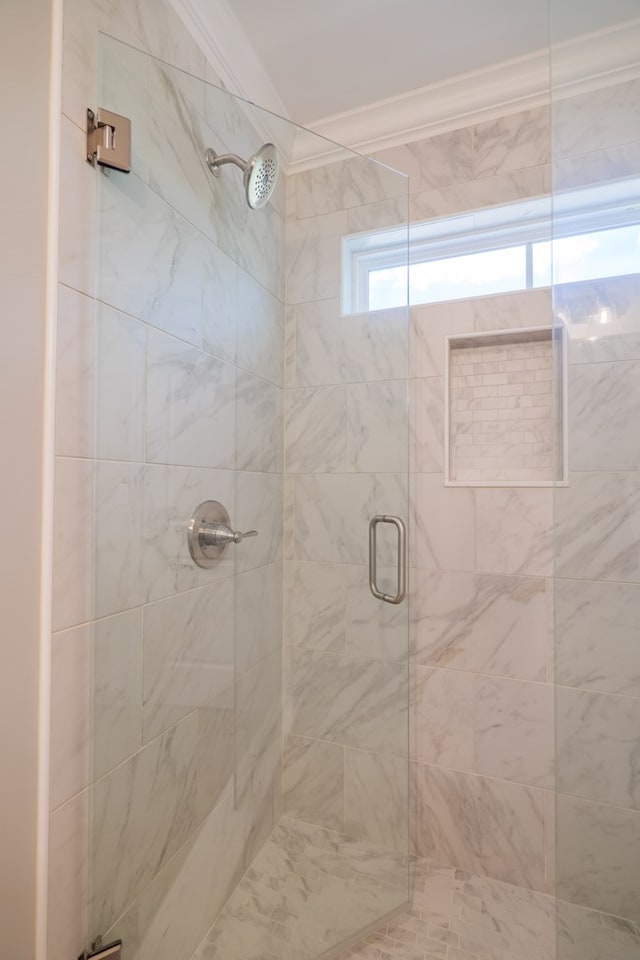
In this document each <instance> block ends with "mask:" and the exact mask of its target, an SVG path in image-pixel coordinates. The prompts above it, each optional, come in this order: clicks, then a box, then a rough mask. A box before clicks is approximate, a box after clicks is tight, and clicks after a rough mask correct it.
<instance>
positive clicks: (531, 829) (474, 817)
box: [412, 763, 545, 891]
mask: <svg viewBox="0 0 640 960" xmlns="http://www.w3.org/2000/svg"><path fill="white" fill-rule="evenodd" d="M412 789H413V796H412V804H413V810H414V817H415V826H414V844H415V848H416V852H417V853H418V855H419V856H423V857H427V858H429V857H433V858H435V860H436V861H437V862H440V863H449V864H454V865H455V866H457V867H459V868H460V869H461V870H470V871H473V872H475V873H479V874H481V875H485V876H490V877H493V878H495V879H498V880H502V881H504V882H506V883H513V884H516V885H517V886H523V887H527V888H528V889H530V890H540V891H544V889H545V857H544V815H543V793H542V791H541V790H535V789H533V788H531V787H525V786H521V785H520V784H515V783H507V782H502V781H499V780H489V779H487V778H484V777H479V776H473V775H471V774H468V773H462V772H458V771H455V770H446V769H444V768H440V767H434V766H427V765H425V764H415V763H414V764H413V774H412Z"/></svg>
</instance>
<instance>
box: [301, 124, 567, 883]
mask: <svg viewBox="0 0 640 960" xmlns="http://www.w3.org/2000/svg"><path fill="white" fill-rule="evenodd" d="M379 159H380V160H382V161H384V162H385V163H389V164H390V165H392V166H395V167H396V168H399V169H401V170H404V171H405V172H407V173H408V174H409V175H410V188H411V191H410V198H409V203H410V214H411V218H412V219H414V220H417V219H424V218H429V217H434V216H441V215H447V214H453V213H456V212H459V211H464V210H469V209H475V208H477V207H479V206H488V205H491V204H498V203H504V202H508V201H509V200H517V199H522V198H524V197H528V196H539V195H543V194H545V193H546V192H547V191H548V189H549V135H548V116H547V111H546V110H535V111H529V112H527V113H523V114H515V115H513V116H510V117H507V118H504V119H503V120H500V121H498V122H495V123H491V124H482V125H480V126H479V127H477V128H469V129H466V130H459V131H456V132H454V133H450V134H445V135H442V136H437V137H433V138H431V139H430V140H426V141H423V142H419V143H413V144H408V145H407V146H405V147H398V148H394V149H393V150H388V151H385V152H384V153H383V154H381V155H380V156H379ZM358 163H361V161H345V163H344V164H342V165H341V170H340V171H338V169H337V166H338V165H336V169H335V170H331V169H327V168H325V169H323V170H322V171H309V172H306V173H302V174H299V175H298V176H296V177H293V178H290V183H289V185H288V207H287V213H288V220H287V237H288V244H289V245H290V250H291V253H290V255H289V257H288V260H287V275H288V285H287V333H286V337H287V351H286V373H285V385H286V389H285V470H286V473H287V488H288V493H287V505H286V508H285V509H286V511H287V518H288V519H287V525H286V527H285V557H286V561H285V610H284V623H285V656H286V658H287V669H288V678H287V682H286V685H285V731H286V732H287V736H286V740H285V744H286V749H285V764H284V808H285V812H286V813H288V814H289V815H290V816H292V817H295V818H297V819H300V820H305V821H307V822H310V823H316V824H318V825H321V826H324V827H327V826H328V827H331V828H332V829H336V830H343V831H346V832H347V833H351V834H353V835H355V836H359V837H363V838H366V839H368V840H370V841H373V842H376V841H378V842H380V840H381V839H385V840H386V841H387V842H388V841H390V840H392V839H394V838H395V839H396V840H397V839H398V838H399V836H400V831H399V828H400V827H402V826H403V824H401V823H400V822H399V821H398V816H397V810H398V807H397V806H393V804H391V803H390V804H388V805H380V804H379V803H378V800H379V798H380V797H386V798H389V797H393V798H394V799H395V801H396V802H401V803H404V802H405V800H406V797H405V796H401V795H400V793H399V792H398V784H399V783H402V782H406V779H405V777H404V776H403V771H406V762H407V759H408V760H409V763H410V767H411V777H410V783H411V798H410V802H411V808H412V816H413V819H414V824H413V830H412V837H411V843H412V846H413V849H414V850H415V852H417V853H418V854H419V855H420V856H424V857H427V858H430V859H432V860H435V861H436V862H440V863H446V864H450V865H452V866H456V867H458V868H460V869H463V870H469V871H473V872H476V873H480V874H484V875H487V876H490V877H493V878H495V879H497V880H502V881H506V882H508V883H514V884H518V885H521V886H525V887H529V888H532V889H535V890H538V891H546V890H550V889H551V883H552V880H551V877H552V870H551V867H552V860H553V849H552V843H551V840H552V838H553V821H552V818H551V811H552V809H553V792H552V791H553V787H554V777H553V773H554V769H553V759H554V758H553V688H552V686H551V684H550V681H551V680H552V674H551V672H550V671H551V663H550V650H549V630H548V620H549V595H550V591H549V577H550V576H551V573H552V568H551V561H552V495H551V491H550V490H548V489H532V488H526V487H525V488H502V489H500V488H487V489H474V488H467V489H462V488H445V487H444V485H443V481H444V373H445V370H444V363H445V338H446V336H447V335H449V334H463V333H472V332H475V331H485V330H500V329H505V330H509V329H514V328H515V329H517V328H519V327H536V326H549V325H550V323H551V296H550V292H549V291H548V290H537V291H532V292H526V293H520V294H508V295H500V296H495V297H487V298H481V299H477V300H466V301H465V300H462V301H455V302H452V303H442V304H431V305H427V306H417V307H413V308H412V309H411V312H410V318H409V323H408V330H407V326H406V324H407V320H406V318H405V316H404V315H403V313H402V312H401V311H393V310H389V311H380V312H376V313H371V314H368V315H366V316H340V307H339V297H340V273H339V264H340V236H341V235H342V234H343V233H346V232H353V231H355V230H362V229H371V228H374V227H375V226H376V225H379V226H386V225H390V224H391V223H393V219H392V218H393V217H394V216H395V218H396V222H400V221H401V213H402V205H401V202H402V197H401V195H400V191H399V188H398V189H397V190H396V189H394V183H393V182H391V183H390V184H389V183H384V184H381V183H380V180H379V178H376V177H375V176H374V175H373V173H370V174H367V173H363V172H362V170H361V168H359V167H358ZM345 166H347V167H349V174H348V175H346V176H344V174H345V170H344V167H345ZM355 180H357V181H358V183H359V184H361V185H362V187H361V190H360V192H359V193H357V194H355V193H354V192H353V189H352V187H351V184H352V183H353V182H354V181H355ZM323 186H324V187H328V186H330V192H331V196H330V197H327V196H326V194H325V193H323V190H322V189H321V188H322V187H323ZM406 372H408V374H409V377H410V380H409V384H410V389H409V396H408V397H406V396H405V395H404V393H403V383H402V377H404V376H405V373H406ZM407 413H408V414H409V416H408V417H407ZM407 464H409V465H410V474H409V477H410V497H411V505H410V507H409V502H408V499H407V491H406V487H405V486H404V483H405V481H406V476H407V474H406V470H407ZM379 509H381V510H386V511H388V512H394V513H401V514H402V513H405V511H406V512H407V515H408V511H409V509H410V511H411V520H412V525H413V535H412V543H411V565H412V571H411V581H412V590H411V607H410V609H411V623H410V624H409V623H408V621H407V619H406V615H407V614H406V608H403V607H400V608H393V607H390V606H388V605H381V604H379V603H377V602H376V601H375V600H373V598H372V597H371V596H370V595H369V594H368V590H367V584H366V569H365V567H364V564H365V563H366V557H367V536H366V524H367V519H368V517H369V516H370V515H371V514H372V513H373V512H374V511H376V510H379ZM384 546H386V545H384ZM381 560H384V561H385V562H386V561H387V560H391V556H389V555H388V554H387V556H385V557H382V556H381ZM390 572H391V571H390ZM409 628H410V629H409ZM408 632H410V644H411V657H410V660H411V677H410V682H411V707H412V710H411V714H412V716H411V724H410V733H411V736H410V744H409V750H408V752H407V743H406V734H405V729H406V728H405V724H406V716H405V715H404V704H403V697H405V696H406V693H407V688H406V686H405V684H406V673H405V661H406V655H407V647H406V640H407V633H408ZM394 778H395V784H396V785H395V788H394V786H393V781H394ZM392 811H395V817H392V816H391V812H392Z"/></svg>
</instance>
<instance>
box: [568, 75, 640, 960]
mask: <svg viewBox="0 0 640 960" xmlns="http://www.w3.org/2000/svg"><path fill="white" fill-rule="evenodd" d="M558 68H559V69H561V68H562V63H561V60H560V59H559V61H558ZM639 84H640V81H639V80H638V79H629V80H628V81H627V82H625V83H622V84H617V85H614V86H609V87H605V88H603V89H601V90H596V91H594V92H593V93H592V94H590V95H589V96H582V97H579V98H576V99H575V100H572V101H568V102H562V101H561V102H559V103H558V105H557V108H556V110H555V113H554V122H553V127H552V138H553V153H554V164H553V184H554V189H556V190H560V189H565V188H571V187H582V186H585V185H589V186H590V187H591V188H592V190H593V197H594V203H596V204H597V203H598V202H599V199H600V197H601V193H600V188H603V187H605V186H607V185H608V184H609V183H610V181H616V180H618V179H623V178H624V179H626V178H630V177H633V178H637V177H638V175H639V174H640V152H639V144H640V128H639V127H638V117H637V110H636V107H635V104H636V102H637V95H638V89H639ZM613 225H615V224H613V223H612V226H613ZM621 252H622V251H621ZM603 266H604V264H603ZM608 272H613V271H611V270H607V269H603V273H608ZM639 311H640V287H639V277H638V274H637V273H636V274H635V275H631V276H627V277H606V276H605V277H604V278H602V279H600V280H596V281H593V282H590V283H581V284H572V285H566V286H558V287H556V289H555V290H554V312H555V314H556V317H557V322H558V323H559V324H563V325H564V327H565V330H566V333H567V339H568V345H569V376H568V398H569V408H568V411H569V413H568V415H569V425H568V426H569V466H570V486H569V487H568V488H567V489H563V490H557V491H556V495H555V529H556V536H555V545H554V550H555V563H556V581H555V664H556V665H555V674H556V680H557V684H558V686H557V696H556V722H557V750H558V757H557V768H558V782H557V786H558V791H559V792H558V806H557V816H558V848H557V889H558V894H559V896H561V897H563V898H564V899H566V900H570V901H573V902H574V903H578V904H580V905H581V906H584V907H593V908H596V909H599V910H602V911H603V912H607V913H611V914H614V915H615V916H618V917H623V918H626V919H629V920H635V921H637V920H638V919H639V918H640V897H639V896H638V891H639V889H640V872H639V870H638V857H637V854H638V844H639V842H640V804H639V793H638V784H639V773H638V759H637V758H638V756H639V754H640V732H639V731H640V727H639V724H638V717H639V712H638V711H639V706H640V699H638V697H639V689H638V686H637V682H636V681H637V677H638V670H639V667H640V654H639V652H638V644H637V636H636V632H637V626H638V596H639V593H638V591H640V563H639V554H638V536H637V534H638V533H639V532H640V501H639V500H638V489H640V472H639V467H640V461H639V459H638V430H637V421H638V400H639V399H640V398H639V397H638V377H637V372H638V371H637V369H636V367H637V360H638V344H639V341H640V316H639ZM603 317H604V319H605V320H606V321H607V322H605V323H601V322H598V323H597V328H596V323H595V321H600V320H602V318H603ZM630 955H631V954H630ZM565 956H568V954H564V953H562V952H561V951H559V954H558V960H565Z"/></svg>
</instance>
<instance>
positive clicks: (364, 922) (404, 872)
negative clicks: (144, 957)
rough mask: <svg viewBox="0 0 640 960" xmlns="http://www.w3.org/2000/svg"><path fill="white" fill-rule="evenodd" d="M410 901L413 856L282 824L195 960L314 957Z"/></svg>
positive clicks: (293, 823)
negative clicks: (409, 856)
mask: <svg viewBox="0 0 640 960" xmlns="http://www.w3.org/2000/svg"><path fill="white" fill-rule="evenodd" d="M407 900H408V860H407V858H406V856H403V855H402V854H399V853H396V852H393V851H391V850H389V849H385V848H382V847H379V846H376V845H373V844H371V843H368V842H366V841H361V840H360V841H359V840H354V839H351V838H349V837H348V836H346V835H344V834H342V833H337V832H335V833H334V832H332V831H329V830H325V829H322V828H320V827H311V826H308V825H305V824H302V823H300V822H299V821H295V820H288V819H283V820H282V821H281V822H280V823H279V824H278V826H277V827H276V829H275V830H274V831H273V833H272V834H271V836H270V837H269V839H268V840H267V842H266V844H265V845H264V847H263V848H262V850H261V851H260V853H259V854H258V856H257V857H256V859H255V860H254V862H253V864H252V865H251V868H250V870H249V871H248V873H247V874H246V875H245V877H244V878H243V879H242V881H241V882H240V884H239V885H238V886H237V888H236V889H235V890H234V892H233V894H232V895H231V897H230V899H229V901H228V902H227V904H226V906H225V908H224V910H223V911H222V913H221V915H220V916H219V917H218V919H217V921H216V923H215V924H214V925H213V927H211V929H210V930H209V931H208V933H207V935H206V936H205V938H204V940H203V941H202V943H201V945H200V947H199V948H198V950H197V951H196V954H195V957H194V960H214V958H223V957H229V958H234V960H236V958H237V960H241V958H242V960H267V958H269V960H296V958H297V960H300V958H307V957H308V958H311V957H313V956H317V955H320V954H323V953H325V952H327V951H329V950H332V949H335V948H336V947H338V946H339V945H340V942H341V941H342V940H345V939H346V938H347V937H353V936H356V935H357V933H358V932H359V931H360V930H361V929H363V928H365V927H367V926H369V925H371V924H372V923H374V922H375V920H376V919H377V918H378V917H380V916H381V915H384V914H385V913H389V912H390V911H391V910H393V909H397V908H400V907H402V906H403V905H404V904H405V903H406V901H407Z"/></svg>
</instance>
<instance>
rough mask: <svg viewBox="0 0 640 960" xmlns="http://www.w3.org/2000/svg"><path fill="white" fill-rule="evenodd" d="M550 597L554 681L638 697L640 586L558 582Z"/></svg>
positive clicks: (570, 581) (639, 677) (639, 678)
mask: <svg viewBox="0 0 640 960" xmlns="http://www.w3.org/2000/svg"><path fill="white" fill-rule="evenodd" d="M554 594H555V596H554V612H555V624H556V641H555V675H556V680H557V682H558V683H560V684H562V685H563V686H567V687H582V688H584V689H587V690H600V691H601V692H603V693H619V694H625V695H627V696H631V697H640V584H634V583H628V584H627V583H607V582H604V581H601V582H597V581H592V580H560V579H558V580H556V583H555V590H554ZM605 637H606V643H605V642H603V638H605Z"/></svg>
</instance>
